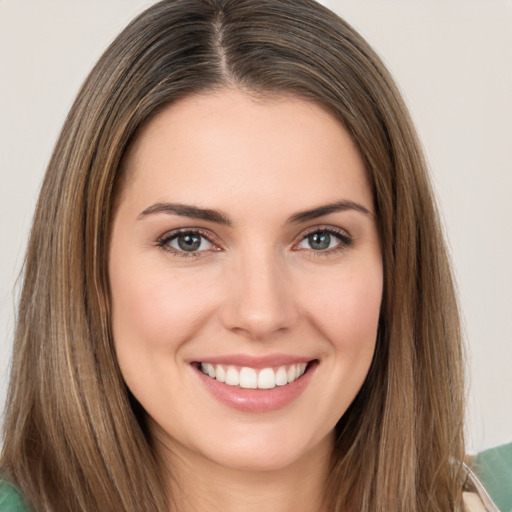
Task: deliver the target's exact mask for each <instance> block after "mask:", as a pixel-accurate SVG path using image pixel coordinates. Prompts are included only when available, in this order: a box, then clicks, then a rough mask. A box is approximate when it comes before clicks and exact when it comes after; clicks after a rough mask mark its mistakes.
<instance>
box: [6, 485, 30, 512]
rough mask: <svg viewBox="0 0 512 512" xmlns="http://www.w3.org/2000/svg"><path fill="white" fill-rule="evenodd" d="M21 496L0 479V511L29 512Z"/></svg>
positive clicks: (11, 486)
mask: <svg viewBox="0 0 512 512" xmlns="http://www.w3.org/2000/svg"><path fill="white" fill-rule="evenodd" d="M29 510H30V509H29V507H28V505H27V504H26V503H25V500H24V499H23V496H21V494H20V493H19V492H18V491H17V490H16V488H15V487H14V486H13V485H12V484H10V483H9V482H6V481H5V480H2V479H0V512H29Z"/></svg>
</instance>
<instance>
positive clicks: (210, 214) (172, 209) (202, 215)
mask: <svg viewBox="0 0 512 512" xmlns="http://www.w3.org/2000/svg"><path fill="white" fill-rule="evenodd" d="M347 210H354V211H357V212H360V213H363V214H365V215H370V216H372V215H373V214H372V212H371V211H370V210H368V209H367V208H365V207H364V206H363V205H361V204H359V203H355V202H354V201H347V200H343V201H336V202H334V203H329V204H326V205H322V206H318V207H316V208H312V209H310V210H304V211H302V212H298V213H294V214H293V215H292V216H291V217H289V218H288V220H287V221H286V223H287V224H300V223H302V222H307V221H309V220H313V219H316V218H318V217H323V216H324V215H329V214H330V213H336V212H343V211H347ZM157 213H169V214H174V215H179V216H181V217H189V218H191V219H200V220H207V221H209V222H214V223H216V224H223V225H225V226H232V225H233V222H232V221H231V219H230V218H229V216H228V215H227V214H226V213H224V212H222V211H220V210H212V209H209V208H200V207H198V206H192V205H187V204H182V203H155V204H154V205H152V206H149V207H148V208H146V209H145V210H144V211H143V212H141V213H140V214H139V216H138V219H142V218H144V217H146V216H148V215H153V214H157Z"/></svg>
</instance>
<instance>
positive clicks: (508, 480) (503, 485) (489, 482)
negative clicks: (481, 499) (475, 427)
mask: <svg viewBox="0 0 512 512" xmlns="http://www.w3.org/2000/svg"><path fill="white" fill-rule="evenodd" d="M473 470H474V472H475V473H476V475H477V476H478V478H479V479H480V480H481V482H482V483H483V485H484V487H485V489H486V491H487V492H488V493H489V496H490V497H491V498H492V500H493V501H494V503H495V504H496V506H497V507H498V508H499V509H500V510H501V512H512V443H510V444H505V445H502V446H498V447H496V448H490V449H489V450H485V451H483V452H481V453H479V454H478V455H477V456H476V457H475V459H474V461H473Z"/></svg>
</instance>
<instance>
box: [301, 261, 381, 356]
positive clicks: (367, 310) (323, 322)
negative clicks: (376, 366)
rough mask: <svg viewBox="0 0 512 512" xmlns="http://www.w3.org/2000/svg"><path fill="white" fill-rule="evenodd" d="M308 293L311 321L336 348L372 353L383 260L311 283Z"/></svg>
mask: <svg viewBox="0 0 512 512" xmlns="http://www.w3.org/2000/svg"><path fill="white" fill-rule="evenodd" d="M313 284H314V286H313ZM315 289H316V293H311V292H312V290H315ZM306 293H307V295H308V298H307V299H306V302H307V303H308V304H309V306H308V309H309V312H310V315H311V318H312V320H313V321H314V322H315V324H316V326H317V328H318V329H319V330H321V331H322V332H323V333H324V335H325V337H326V338H327V339H329V340H330V341H331V343H332V344H333V345H335V346H336V349H337V350H342V351H356V352H358V351H360V350H364V349H365V348H367V349H368V350H371V351H372V353H373V348H374V344H375V339H376V335H377V327H378V321H379V316H380V305H381V300H382V268H381V265H380V263H377V262H376V263H375V264H373V265H366V266H362V265H361V266H358V265H353V266H350V267H347V268H344V269H342V270H341V271H339V272H333V273H331V275H330V276H325V277H323V278H320V279H317V280H315V283H311V286H309V287H307V291H306Z"/></svg>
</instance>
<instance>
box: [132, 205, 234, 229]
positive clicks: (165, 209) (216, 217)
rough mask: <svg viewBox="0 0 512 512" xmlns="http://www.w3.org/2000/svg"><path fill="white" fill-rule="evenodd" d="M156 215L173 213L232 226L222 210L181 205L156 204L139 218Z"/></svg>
mask: <svg viewBox="0 0 512 512" xmlns="http://www.w3.org/2000/svg"><path fill="white" fill-rule="evenodd" d="M155 213H171V214H174V215H179V216H181V217H189V218H191V219H200V220H207V221H210V222H215V223H216V224H224V225H226V226H231V225H232V222H231V220H230V219H229V217H228V215H226V214H225V213H223V212H221V211H220V210H210V209H209V208H199V207H198V206H191V205H187V204H181V203H156V204H154V205H152V206H150V207H149V208H146V209H145V210H144V211H143V212H141V213H140V214H139V216H138V218H139V219H142V218H144V217H146V216H147V215H152V214H155Z"/></svg>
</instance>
